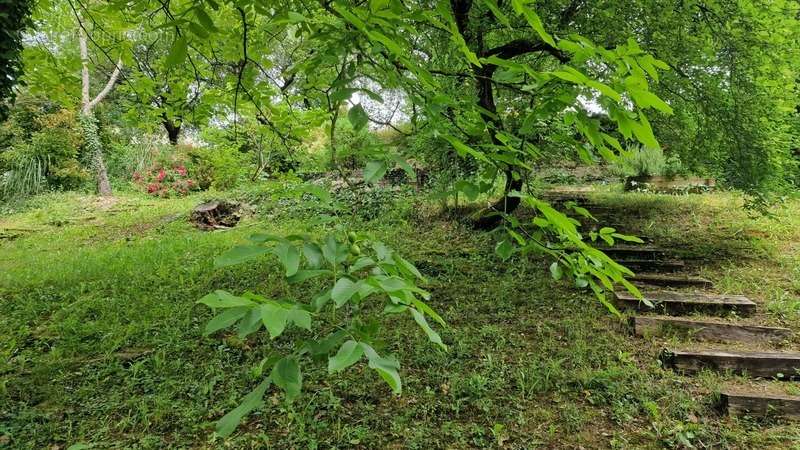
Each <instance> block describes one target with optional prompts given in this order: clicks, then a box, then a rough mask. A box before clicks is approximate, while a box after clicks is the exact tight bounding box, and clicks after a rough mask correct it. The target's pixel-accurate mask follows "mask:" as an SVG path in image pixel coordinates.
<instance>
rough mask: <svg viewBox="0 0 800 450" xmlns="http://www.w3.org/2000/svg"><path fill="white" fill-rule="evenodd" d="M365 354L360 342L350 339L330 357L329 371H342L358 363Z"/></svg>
mask: <svg viewBox="0 0 800 450" xmlns="http://www.w3.org/2000/svg"><path fill="white" fill-rule="evenodd" d="M362 356H364V349H363V348H361V346H360V345H359V344H358V342H356V341H353V340H350V341H347V342H345V343H344V344H342V347H341V348H339V351H338V352H336V355H334V356H331V357H330V358H329V359H328V373H336V372H340V371H342V370H344V369H346V368H348V367H350V366H352V365H353V364H355V363H357V362H358V360H359V359H361V357H362Z"/></svg>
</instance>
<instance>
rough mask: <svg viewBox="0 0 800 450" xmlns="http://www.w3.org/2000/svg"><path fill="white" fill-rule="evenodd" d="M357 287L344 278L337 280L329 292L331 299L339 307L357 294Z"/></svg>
mask: <svg viewBox="0 0 800 450" xmlns="http://www.w3.org/2000/svg"><path fill="white" fill-rule="evenodd" d="M358 288H359V285H358V284H357V283H354V282H353V281H352V280H350V279H349V278H346V277H342V278H339V280H338V281H337V282H336V284H335V285H334V286H333V290H332V291H331V298H332V299H333V301H334V302H335V303H336V307H337V308H338V307H340V306H342V305H344V304H345V303H347V301H348V300H350V297H352V296H353V294H355V293H356V292H358Z"/></svg>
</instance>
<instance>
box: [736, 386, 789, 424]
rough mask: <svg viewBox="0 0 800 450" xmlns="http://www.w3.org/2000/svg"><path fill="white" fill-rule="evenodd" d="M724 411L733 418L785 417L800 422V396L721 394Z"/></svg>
mask: <svg viewBox="0 0 800 450" xmlns="http://www.w3.org/2000/svg"><path fill="white" fill-rule="evenodd" d="M720 406H721V408H722V411H723V412H725V413H727V414H728V415H731V416H743V415H748V416H757V417H783V418H788V419H794V420H800V396H797V395H775V394H764V393H760V392H733V391H722V392H721V393H720Z"/></svg>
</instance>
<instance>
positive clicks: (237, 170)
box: [187, 146, 249, 190]
mask: <svg viewBox="0 0 800 450" xmlns="http://www.w3.org/2000/svg"><path fill="white" fill-rule="evenodd" d="M187 155H188V158H189V160H190V161H191V165H192V167H193V170H194V173H195V176H196V178H197V184H198V185H199V187H200V189H209V188H213V189H216V190H228V189H232V188H234V187H236V186H237V185H238V184H239V183H240V182H241V181H243V180H244V179H246V177H247V172H248V167H249V164H248V161H247V160H248V156H247V154H245V153H241V152H239V151H238V150H236V149H235V148H231V147H222V146H219V147H210V148H203V147H194V148H190V149H188V151H187Z"/></svg>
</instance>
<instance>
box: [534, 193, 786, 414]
mask: <svg viewBox="0 0 800 450" xmlns="http://www.w3.org/2000/svg"><path fill="white" fill-rule="evenodd" d="M547 199H548V200H550V201H551V202H553V203H562V204H564V203H566V202H568V201H576V202H577V203H579V204H581V206H583V207H585V208H587V209H589V210H590V211H592V213H593V214H595V215H596V216H602V215H604V213H607V212H608V208H607V207H605V208H598V209H595V208H593V207H592V206H591V205H590V204H589V203H590V198H588V196H587V195H586V193H585V192H583V191H580V192H575V193H570V192H564V191H560V192H558V193H555V194H554V195H549V196H547ZM587 205H588V206H587ZM612 215H613V214H612ZM612 220H613V218H612ZM600 222H601V223H602V222H603V220H600ZM615 228H617V229H618V230H621V232H624V231H625V230H624V229H621V228H622V227H621V226H619V227H615ZM633 234H636V233H633ZM647 242H648V243H647V244H640V245H628V244H625V245H616V246H611V247H606V248H603V250H604V251H606V253H607V254H608V255H609V256H611V257H613V258H614V259H615V260H617V261H618V262H620V263H621V264H623V265H625V266H626V267H629V268H631V269H632V270H633V271H634V272H636V276H635V277H633V278H632V281H633V282H634V283H635V284H637V285H638V286H639V287H640V288H641V291H642V295H643V300H640V299H639V298H637V297H635V296H633V295H632V294H630V293H629V292H627V291H616V292H615V293H614V294H615V297H616V300H617V302H618V304H619V305H620V306H621V307H624V308H625V309H627V310H629V311H632V315H631V316H630V318H629V324H630V328H631V329H632V331H633V334H634V335H635V336H639V337H655V336H659V335H665V334H666V335H675V334H678V335H679V336H680V338H682V339H681V340H682V341H683V342H686V344H682V345H681V347H682V348H669V349H664V350H663V351H662V353H661V355H660V360H661V362H662V364H663V367H665V368H667V369H672V370H675V371H678V372H680V373H684V374H687V375H694V374H697V373H699V372H701V371H703V370H713V371H718V372H722V373H730V374H735V375H739V376H744V377H749V378H756V379H762V380H769V381H767V383H766V385H765V386H761V387H760V388H754V387H752V386H749V385H748V386H747V387H734V386H733V385H731V386H730V387H729V388H725V389H722V390H720V392H718V393H717V394H718V398H719V402H718V404H719V406H720V408H721V410H722V411H723V412H724V413H727V414H729V415H736V416H739V415H748V416H751V417H764V416H770V417H777V416H779V417H782V418H787V419H800V396H797V395H785V393H784V392H783V391H782V389H779V388H776V385H775V384H774V383H785V382H791V381H792V380H798V379H800V353H795V352H785V351H778V350H776V348H777V347H779V346H780V345H781V344H782V343H785V342H787V341H788V340H789V339H791V337H792V332H791V330H789V329H787V328H780V327H769V326H761V325H758V324H742V323H740V322H741V320H734V321H731V320H728V319H727V318H728V317H736V318H738V317H747V316H752V315H754V314H755V313H756V312H757V309H758V305H757V304H756V303H755V302H753V301H752V300H750V299H749V298H747V297H746V296H742V295H719V294H715V293H712V290H713V283H712V282H711V281H709V280H707V279H705V278H701V277H697V276H693V275H689V274H686V264H685V262H684V261H683V260H682V259H675V258H673V257H671V256H670V255H671V254H672V253H673V252H672V251H670V250H669V249H665V248H660V247H657V246H655V245H654V244H653V243H652V240H650V239H648V240H647ZM689 290H690V291H689ZM690 314H691V315H692V317H691V318H689V317H686V316H688V315H690ZM701 343H702V344H701ZM684 345H685V348H683V347H684ZM708 346H710V347H708ZM742 346H744V347H755V348H757V349H758V351H753V349H752V348H751V349H747V350H742V349H741V347H742Z"/></svg>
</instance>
